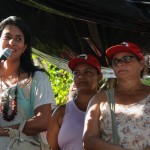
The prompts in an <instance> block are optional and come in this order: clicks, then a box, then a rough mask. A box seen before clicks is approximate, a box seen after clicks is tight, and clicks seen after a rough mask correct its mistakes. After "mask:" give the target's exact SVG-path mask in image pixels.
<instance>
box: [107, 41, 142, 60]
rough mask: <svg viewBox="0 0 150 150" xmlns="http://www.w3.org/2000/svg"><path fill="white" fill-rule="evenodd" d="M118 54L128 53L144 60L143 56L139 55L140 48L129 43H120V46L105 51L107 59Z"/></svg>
mask: <svg viewBox="0 0 150 150" xmlns="http://www.w3.org/2000/svg"><path fill="white" fill-rule="evenodd" d="M119 52H129V53H132V54H134V55H135V56H137V57H138V58H139V59H144V56H143V54H142V53H141V48H140V47H139V46H138V45H136V44H134V43H131V42H122V43H121V44H118V45H115V46H112V47H110V48H108V49H107V50H106V55H107V57H108V58H109V59H112V58H113V56H114V55H115V54H116V53H119Z"/></svg>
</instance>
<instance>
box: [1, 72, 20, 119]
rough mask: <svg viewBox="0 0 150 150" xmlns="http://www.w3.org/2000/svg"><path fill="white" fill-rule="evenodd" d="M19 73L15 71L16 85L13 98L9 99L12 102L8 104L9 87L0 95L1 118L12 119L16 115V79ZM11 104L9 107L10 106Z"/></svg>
mask: <svg viewBox="0 0 150 150" xmlns="http://www.w3.org/2000/svg"><path fill="white" fill-rule="evenodd" d="M19 77H20V73H19V72H18V73H17V85H16V87H15V89H14V98H13V99H11V102H12V104H11V105H10V91H11V88H9V89H8V94H7V95H6V96H5V97H3V96H1V112H2V114H3V119H4V120H6V121H12V120H14V118H15V116H16V115H17V93H18V81H19ZM1 90H2V93H3V92H4V91H3V88H2V77H1ZM10 106H11V108H10Z"/></svg>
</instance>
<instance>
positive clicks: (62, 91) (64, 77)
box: [32, 55, 73, 105]
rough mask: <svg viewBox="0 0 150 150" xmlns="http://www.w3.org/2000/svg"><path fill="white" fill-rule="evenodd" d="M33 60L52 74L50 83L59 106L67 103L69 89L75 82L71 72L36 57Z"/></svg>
mask: <svg viewBox="0 0 150 150" xmlns="http://www.w3.org/2000/svg"><path fill="white" fill-rule="evenodd" d="M32 58H33V59H34V61H38V62H36V63H38V65H40V66H42V67H44V68H45V69H46V71H47V72H48V73H49V74H50V82H51V85H52V89H53V92H54V94H55V100H56V103H57V105H61V104H64V103H66V101H67V95H68V92H69V88H70V85H71V83H72V82H73V80H72V75H71V74H70V73H69V72H67V71H65V70H62V69H60V68H58V67H57V66H55V65H53V64H51V63H50V62H48V61H46V60H44V59H42V60H41V59H39V58H38V57H37V56H36V55H33V56H32Z"/></svg>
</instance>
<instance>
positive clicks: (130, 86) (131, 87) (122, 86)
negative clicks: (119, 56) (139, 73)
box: [116, 80, 144, 92]
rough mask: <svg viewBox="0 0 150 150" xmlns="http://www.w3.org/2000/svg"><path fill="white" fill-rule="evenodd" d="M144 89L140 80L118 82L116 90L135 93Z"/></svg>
mask: <svg viewBox="0 0 150 150" xmlns="http://www.w3.org/2000/svg"><path fill="white" fill-rule="evenodd" d="M143 87H144V85H143V84H142V82H141V81H140V80H132V81H131V80H129V81H124V82H123V81H122V82H120V81H118V83H117V85H116V89H117V90H118V91H130V92H131V91H135V90H140V89H142V88H143Z"/></svg>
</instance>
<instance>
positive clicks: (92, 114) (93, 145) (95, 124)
mask: <svg viewBox="0 0 150 150" xmlns="http://www.w3.org/2000/svg"><path fill="white" fill-rule="evenodd" d="M100 100H105V101H106V94H105V93H104V92H102V93H98V94H97V95H95V96H94V97H93V98H92V100H91V101H90V103H89V105H88V108H87V114H86V117H85V125H84V133H83V142H84V148H85V150H91V149H92V150H100V149H102V150H108V149H113V150H124V149H123V148H121V147H120V146H117V145H114V144H110V143H107V142H105V141H103V140H102V139H101V133H100V123H99V118H100V115H101V112H100V105H101V102H100Z"/></svg>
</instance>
